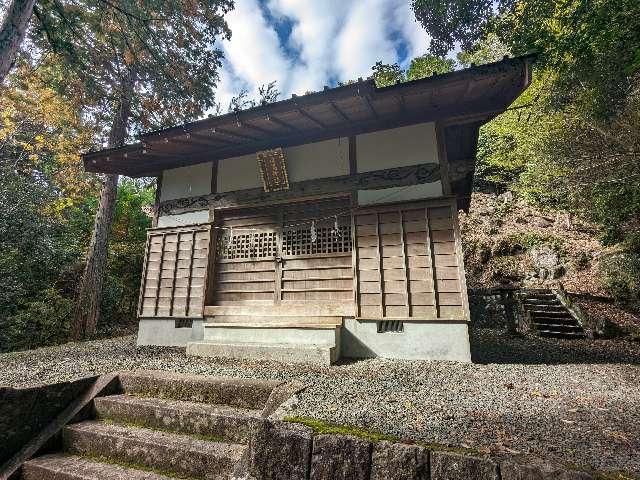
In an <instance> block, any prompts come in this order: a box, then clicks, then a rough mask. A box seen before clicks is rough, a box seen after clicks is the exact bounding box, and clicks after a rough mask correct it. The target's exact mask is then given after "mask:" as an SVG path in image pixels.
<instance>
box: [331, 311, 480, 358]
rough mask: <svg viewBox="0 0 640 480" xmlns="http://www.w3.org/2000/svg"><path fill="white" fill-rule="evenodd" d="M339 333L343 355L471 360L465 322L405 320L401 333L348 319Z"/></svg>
mask: <svg viewBox="0 0 640 480" xmlns="http://www.w3.org/2000/svg"><path fill="white" fill-rule="evenodd" d="M341 336H342V338H341V341H342V351H341V355H342V356H343V357H350V358H375V357H382V358H398V359H402V360H448V361H456V362H470V361H471V347H470V343H469V328H468V324H467V323H466V322H454V321H446V322H445V321H443V322H427V321H424V322H420V321H410V322H409V321H408V322H404V331H403V332H399V333H396V332H385V333H378V326H377V322H376V321H374V320H355V319H353V318H348V319H345V321H344V326H343V328H342V335H341Z"/></svg>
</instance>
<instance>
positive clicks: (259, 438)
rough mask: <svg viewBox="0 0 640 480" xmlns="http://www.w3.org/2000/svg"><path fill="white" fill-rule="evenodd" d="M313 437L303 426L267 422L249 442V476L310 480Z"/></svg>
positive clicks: (268, 478) (266, 478)
mask: <svg viewBox="0 0 640 480" xmlns="http://www.w3.org/2000/svg"><path fill="white" fill-rule="evenodd" d="M312 434H313V432H312V430H311V429H310V428H307V427H305V426H302V425H296V424H292V423H286V422H277V421H271V420H264V421H263V422H261V423H260V424H258V425H257V426H256V428H255V430H254V432H253V434H252V436H251V441H250V442H249V453H248V470H249V472H250V474H251V475H253V476H254V477H255V478H256V479H259V480H283V479H287V480H307V479H308V478H309V470H310V469H309V465H310V463H311V448H312V438H313V437H312Z"/></svg>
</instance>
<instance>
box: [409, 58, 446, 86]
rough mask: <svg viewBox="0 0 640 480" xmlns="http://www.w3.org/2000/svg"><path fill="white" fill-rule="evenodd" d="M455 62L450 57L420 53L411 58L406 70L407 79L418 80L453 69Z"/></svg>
mask: <svg viewBox="0 0 640 480" xmlns="http://www.w3.org/2000/svg"><path fill="white" fill-rule="evenodd" d="M455 66H456V62H455V61H454V60H452V59H450V58H441V57H436V56H435V55H429V54H426V55H422V56H420V57H416V58H414V59H413V60H411V65H409V69H408V70H407V80H418V79H420V78H426V77H430V76H432V75H439V74H441V73H447V72H451V71H453V69H454V68H455Z"/></svg>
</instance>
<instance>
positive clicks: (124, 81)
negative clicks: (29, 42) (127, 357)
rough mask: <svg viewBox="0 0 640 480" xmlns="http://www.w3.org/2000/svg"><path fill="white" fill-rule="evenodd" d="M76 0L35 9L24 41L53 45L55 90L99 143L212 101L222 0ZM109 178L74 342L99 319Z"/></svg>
mask: <svg viewBox="0 0 640 480" xmlns="http://www.w3.org/2000/svg"><path fill="white" fill-rule="evenodd" d="M82 3H83V4H84V8H82V9H78V8H77V6H75V5H69V6H68V7H65V6H64V5H61V6H59V7H60V8H54V9H48V10H44V9H43V10H41V9H39V8H36V9H35V10H34V12H35V15H36V18H37V24H36V25H35V27H34V28H33V32H34V36H33V42H34V44H35V45H37V46H39V47H40V48H41V49H43V50H44V49H47V48H49V46H50V45H55V46H56V50H57V52H58V54H57V55H56V57H55V58H56V61H59V62H62V63H63V64H65V65H66V66H67V68H68V75H66V76H65V77H64V78H60V79H57V81H58V85H59V87H60V88H61V89H63V90H66V91H67V92H69V94H71V92H72V91H73V92H74V93H76V94H79V95H81V96H83V101H84V102H85V103H86V105H88V106H89V108H87V109H86V110H85V114H86V115H88V116H91V115H93V116H94V117H95V119H96V121H97V122H98V123H100V124H103V123H104V121H105V120H109V121H110V128H109V134H108V143H107V146H109V147H117V146H120V145H122V144H123V143H124V142H125V141H126V139H127V138H128V136H129V135H130V134H131V133H132V132H133V131H134V130H141V129H149V128H156V127H164V126H169V125H173V124H175V123H177V122H184V121H189V120H193V119H195V118H197V117H199V116H201V115H202V114H203V112H204V111H205V110H207V109H208V108H210V107H212V106H213V105H214V101H215V96H214V93H213V89H214V87H215V85H216V82H217V80H218V74H217V72H218V69H219V67H220V61H221V57H222V52H221V51H220V50H219V49H217V48H215V41H216V40H217V39H218V38H219V37H220V36H227V37H228V36H229V35H230V32H229V30H228V27H227V25H226V23H225V22H224V14H225V13H226V12H227V11H229V10H230V9H231V8H232V6H233V4H232V2H231V1H230V0H207V1H204V2H196V1H192V0H183V1H177V2H165V1H161V0H141V1H135V2H134V1H130V0H118V1H115V2H113V1H109V2H107V1H105V0H83V2H82ZM117 184H118V178H117V177H116V176H107V177H106V178H105V180H104V183H103V191H102V193H101V197H100V203H99V207H98V211H97V213H96V217H95V229H94V230H95V231H94V234H93V237H92V240H91V244H90V248H89V251H88V255H87V265H86V268H85V270H84V276H83V278H82V281H81V283H80V288H79V292H78V302H77V306H76V309H75V315H74V319H73V325H72V332H73V337H74V338H82V337H87V336H91V335H92V334H93V333H94V332H95V328H96V325H97V323H98V321H99V316H100V304H101V298H102V284H103V280H102V279H103V277H104V268H105V265H106V258H107V245H108V238H109V232H110V228H111V222H112V219H113V210H114V204H115V198H116V195H117Z"/></svg>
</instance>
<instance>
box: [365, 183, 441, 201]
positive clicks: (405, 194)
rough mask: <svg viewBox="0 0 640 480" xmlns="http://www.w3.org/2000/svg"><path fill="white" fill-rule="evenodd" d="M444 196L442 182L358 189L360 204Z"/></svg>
mask: <svg viewBox="0 0 640 480" xmlns="http://www.w3.org/2000/svg"><path fill="white" fill-rule="evenodd" d="M441 196H442V183H441V182H440V181H439V180H438V181H437V182H433V183H423V184H420V185H410V186H406V187H392V188H382V189H380V190H358V205H374V204H376V203H391V202H406V201H409V200H420V199H423V198H438V197H441Z"/></svg>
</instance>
